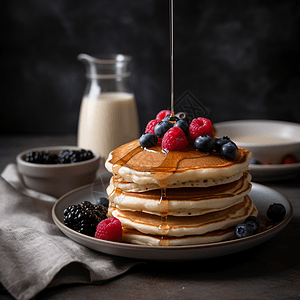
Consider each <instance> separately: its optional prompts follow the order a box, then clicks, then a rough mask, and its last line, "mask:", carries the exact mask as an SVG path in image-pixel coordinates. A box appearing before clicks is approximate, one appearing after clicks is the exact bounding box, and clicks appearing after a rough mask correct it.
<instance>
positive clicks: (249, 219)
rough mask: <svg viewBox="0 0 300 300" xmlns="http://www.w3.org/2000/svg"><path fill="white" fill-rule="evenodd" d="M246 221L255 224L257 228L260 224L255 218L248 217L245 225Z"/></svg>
mask: <svg viewBox="0 0 300 300" xmlns="http://www.w3.org/2000/svg"><path fill="white" fill-rule="evenodd" d="M247 221H253V222H255V223H256V224H257V226H259V225H260V222H259V220H258V218H257V217H255V216H249V217H248V218H247V219H246V220H245V223H246V222H247Z"/></svg>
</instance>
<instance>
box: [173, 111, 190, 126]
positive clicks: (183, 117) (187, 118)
mask: <svg viewBox="0 0 300 300" xmlns="http://www.w3.org/2000/svg"><path fill="white" fill-rule="evenodd" d="M175 116H176V117H178V118H179V119H180V120H185V121H187V122H188V124H190V123H191V121H192V117H191V116H190V115H189V114H188V113H186V112H183V111H181V112H179V113H177V114H176V115H175Z"/></svg>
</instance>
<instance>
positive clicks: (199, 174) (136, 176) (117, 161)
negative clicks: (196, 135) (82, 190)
mask: <svg viewBox="0 0 300 300" xmlns="http://www.w3.org/2000/svg"><path fill="white" fill-rule="evenodd" d="M250 160H251V152H249V151H248V150H245V149H243V148H238V152H237V155H236V157H235V158H234V159H233V160H227V159H225V158H222V157H221V155H220V154H219V153H217V152H212V153H210V154H207V153H203V152H199V151H196V150H195V149H194V147H193V145H188V146H187V147H186V148H184V149H182V150H180V151H170V152H168V153H164V152H162V150H161V147H160V146H155V147H152V148H151V149H143V148H141V146H140V144H139V140H135V141H132V142H130V143H127V144H125V145H122V146H121V147H119V148H117V149H115V150H113V151H112V152H111V153H110V154H109V157H108V159H107V160H106V162H105V167H106V168H107V170H108V171H110V172H111V173H113V174H114V175H118V176H119V178H120V177H121V178H122V180H124V181H125V182H127V188H126V187H125V184H124V181H123V182H122V180H121V181H120V184H123V186H122V189H124V190H126V191H139V192H144V191H147V190H153V189H159V188H181V187H209V186H215V185H220V184H226V183H230V182H233V181H236V180H238V179H240V178H241V177H242V176H243V174H244V172H245V171H247V170H248V165H249V163H250ZM116 179H118V177H116ZM130 183H133V185H131V187H130ZM116 184H118V183H116ZM128 184H129V185H128ZM128 186H129V188H128Z"/></svg>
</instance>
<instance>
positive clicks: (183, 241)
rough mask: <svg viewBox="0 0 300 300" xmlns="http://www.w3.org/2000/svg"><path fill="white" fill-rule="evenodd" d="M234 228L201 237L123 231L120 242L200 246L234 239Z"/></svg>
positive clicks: (253, 213) (132, 230) (255, 211)
mask: <svg viewBox="0 0 300 300" xmlns="http://www.w3.org/2000/svg"><path fill="white" fill-rule="evenodd" d="M257 214H258V212H257V209H256V207H255V206H254V207H253V210H252V212H251V214H250V215H251V216H257ZM234 229H235V227H229V228H226V229H220V230H215V231H211V232H207V233H205V234H201V235H187V236H179V237H174V236H161V235H150V234H144V233H142V232H139V231H137V230H135V229H127V228H124V229H123V235H122V241H123V242H125V243H131V244H138V245H148V246H185V245H200V244H208V243H217V242H221V241H226V240H230V239H234V238H235V234H234Z"/></svg>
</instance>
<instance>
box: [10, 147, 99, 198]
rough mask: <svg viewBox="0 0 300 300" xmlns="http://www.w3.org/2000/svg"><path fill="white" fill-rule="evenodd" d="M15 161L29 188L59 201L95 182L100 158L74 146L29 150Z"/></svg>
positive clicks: (20, 154) (93, 153)
mask: <svg viewBox="0 0 300 300" xmlns="http://www.w3.org/2000/svg"><path fill="white" fill-rule="evenodd" d="M16 161H17V166H18V170H19V172H20V174H21V176H22V179H23V182H24V184H25V185H26V186H27V187H28V188H29V189H32V190H35V191H38V192H41V193H44V194H48V195H50V196H53V197H55V198H60V197H61V196H62V195H64V194H66V193H67V192H69V191H71V190H73V189H75V188H78V187H80V186H83V185H86V184H89V183H92V182H94V181H95V179H96V172H97V170H98V168H99V162H100V156H99V155H98V154H97V153H96V152H93V151H90V150H88V149H82V148H79V147H75V146H54V147H41V148H33V149H28V150H26V151H23V152H21V153H19V154H18V155H17V158H16Z"/></svg>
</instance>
